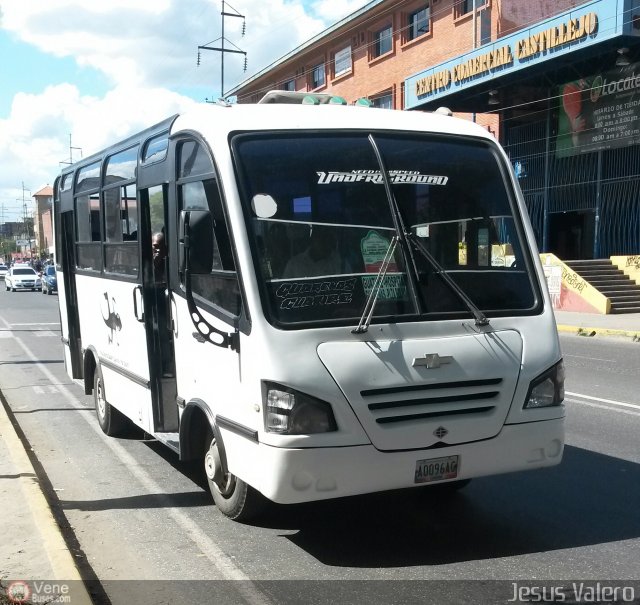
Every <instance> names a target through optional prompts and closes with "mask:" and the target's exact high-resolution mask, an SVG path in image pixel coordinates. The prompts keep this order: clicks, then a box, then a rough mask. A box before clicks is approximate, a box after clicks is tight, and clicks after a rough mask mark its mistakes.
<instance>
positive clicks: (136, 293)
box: [133, 286, 144, 323]
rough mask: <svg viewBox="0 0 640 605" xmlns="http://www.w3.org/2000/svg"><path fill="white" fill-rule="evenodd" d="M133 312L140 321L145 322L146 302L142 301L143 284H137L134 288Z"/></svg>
mask: <svg viewBox="0 0 640 605" xmlns="http://www.w3.org/2000/svg"><path fill="white" fill-rule="evenodd" d="M138 298H139V299H140V311H141V312H140V314H139V315H138ZM133 314H134V316H135V318H136V319H137V320H138V321H139V322H140V323H143V322H144V303H143V302H142V286H136V287H135V288H134V289H133Z"/></svg>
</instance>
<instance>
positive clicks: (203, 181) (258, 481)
mask: <svg viewBox="0 0 640 605" xmlns="http://www.w3.org/2000/svg"><path fill="white" fill-rule="evenodd" d="M285 100H286V101H288V102H287V103H279V102H277V101H278V98H277V95H276V97H275V98H274V97H273V96H272V97H271V101H272V102H269V103H258V104H254V105H243V104H227V103H223V102H221V103H216V104H212V103H205V104H203V105H202V106H200V107H199V108H197V109H196V110H195V111H193V112H190V113H185V114H184V115H176V116H173V117H171V118H169V119H167V120H165V121H163V122H161V123H159V124H157V125H155V126H153V127H151V128H149V129H147V130H145V131H143V132H140V133H138V134H136V135H134V136H131V137H129V138H127V139H126V140H123V141H120V142H118V143H115V144H114V145H113V146H111V147H109V148H108V149H105V150H103V151H101V152H99V153H96V154H94V155H92V156H91V157H88V158H86V159H83V160H82V161H80V162H78V163H76V164H74V165H72V166H70V167H67V168H65V169H64V170H63V171H62V174H61V175H60V176H59V177H58V179H57V180H56V183H55V193H54V206H55V233H56V236H55V237H56V264H57V270H58V283H59V300H60V311H61V318H62V335H63V343H64V357H65V363H66V367H67V371H68V373H69V375H70V376H71V377H72V378H75V379H81V380H82V381H83V383H84V387H85V392H86V393H87V394H90V393H93V395H94V399H95V405H96V411H97V418H98V422H99V423H100V426H101V427H102V429H103V430H104V432H105V433H106V434H107V435H117V434H118V433H120V432H121V431H123V430H126V428H127V425H131V424H133V425H136V426H138V427H140V428H141V429H143V430H144V431H146V432H147V433H149V434H150V435H153V436H154V437H155V438H156V439H157V440H159V441H161V442H162V443H164V444H166V445H167V446H168V447H170V448H171V449H173V450H174V451H175V452H176V453H177V455H178V456H179V458H180V460H195V459H199V460H201V461H202V464H203V468H204V471H205V472H206V476H207V478H208V482H209V485H210V489H211V492H212V495H213V498H214V501H215V503H216V505H217V506H218V508H219V509H220V510H221V511H222V512H223V513H224V514H225V515H227V516H229V517H231V518H234V519H247V518H250V517H251V516H252V515H255V514H256V513H257V512H258V511H259V510H260V508H261V506H262V505H263V504H264V502H265V501H269V500H270V501H273V502H276V503H299V502H308V501H314V500H322V499H328V498H338V497H343V496H351V495H355V494H365V493H371V492H378V491H382V490H392V489H400V488H414V489H430V488H432V486H435V485H441V486H442V487H444V488H451V489H456V488H458V487H461V486H463V485H465V483H467V482H468V481H469V480H470V479H472V478H475V477H481V476H486V475H493V474H497V473H506V472H512V471H523V470H529V469H538V468H541V467H547V466H552V465H555V464H558V463H559V462H560V460H561V458H562V452H563V445H564V424H563V423H564V415H565V410H564V405H563V397H564V392H563V388H564V387H563V385H564V373H563V364H562V356H561V350H560V345H559V340H558V335H557V331H556V325H555V321H554V315H553V310H552V307H551V304H550V300H549V295H548V292H547V288H546V283H545V278H544V273H543V271H542V267H541V264H540V261H539V257H538V254H537V251H536V245H535V240H534V235H533V232H532V229H531V225H530V223H529V220H528V217H527V212H526V208H525V205H524V201H523V197H522V194H521V192H520V190H519V188H518V184H517V181H516V179H515V177H514V174H513V170H512V168H511V166H510V163H509V160H508V158H507V156H506V155H505V153H504V151H503V150H502V148H501V147H500V145H499V144H498V143H497V142H496V140H495V139H494V137H493V136H492V135H491V134H490V133H488V132H487V131H486V130H485V129H484V128H482V127H480V126H479V125H477V124H474V123H472V122H469V121H466V120H461V119H457V118H454V117H451V116H450V115H445V113H446V112H444V113H443V114H441V113H438V112H435V113H423V112H401V111H393V110H385V109H376V108H366V107H358V106H345V105H344V104H341V103H338V102H335V101H336V99H335V98H331V97H330V96H329V97H328V98H321V99H320V100H319V99H318V98H314V97H313V96H307V97H305V98H304V99H303V102H301V103H297V104H294V103H291V102H290V101H291V100H292V99H291V98H290V97H287V98H286V99H285ZM273 101H275V102H273Z"/></svg>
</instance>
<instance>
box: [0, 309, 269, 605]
mask: <svg viewBox="0 0 640 605" xmlns="http://www.w3.org/2000/svg"><path fill="white" fill-rule="evenodd" d="M0 322H4V320H2V318H0ZM5 323H6V322H5ZM15 341H16V342H17V343H18V344H19V345H20V347H21V348H22V350H23V351H24V353H25V355H26V356H27V357H28V358H29V359H31V360H32V361H33V362H35V363H36V364H37V365H38V367H39V369H40V371H41V372H42V373H43V374H44V375H45V376H46V377H47V378H48V379H49V380H50V381H51V382H56V381H57V378H56V377H55V376H54V375H53V374H52V373H51V371H50V370H49V369H48V368H47V367H45V366H44V365H41V364H40V363H38V359H37V358H36V356H35V355H34V354H33V353H32V352H31V350H30V349H29V348H28V347H27V346H26V345H25V344H24V343H23V342H22V340H20V339H19V338H16V339H15ZM59 388H60V391H61V393H62V394H63V395H64V396H65V397H67V398H68V399H69V401H70V403H74V404H75V406H74V407H76V406H77V408H80V409H86V408H85V406H84V405H83V404H82V402H80V401H79V400H78V399H77V398H76V397H75V395H74V394H73V393H72V392H71V391H70V390H69V389H67V388H66V387H65V386H64V385H61V386H60V387H59ZM81 418H82V419H83V420H84V421H85V422H86V423H87V425H88V426H89V427H91V429H92V430H93V431H94V432H95V433H96V434H97V435H98V436H99V437H100V439H101V440H102V441H103V442H104V443H105V445H107V446H108V447H109V448H110V449H111V450H112V451H113V453H114V454H115V456H117V458H118V459H119V460H120V462H122V464H123V465H124V466H125V467H126V468H128V469H129V471H130V472H131V474H132V475H134V477H135V478H136V479H137V480H138V481H139V482H140V483H141V484H142V485H143V486H144V488H145V489H146V490H147V491H148V492H149V493H154V494H158V493H163V492H164V490H163V489H162V487H161V486H160V485H159V484H158V483H156V482H155V481H154V480H153V479H152V478H151V477H150V476H149V475H148V474H147V473H146V472H145V471H144V470H143V469H142V468H141V467H140V465H139V464H138V462H137V461H136V459H135V458H134V457H133V456H132V455H131V454H130V453H129V452H127V450H125V449H124V448H123V447H122V446H121V445H120V444H119V443H118V442H117V441H115V440H114V439H110V438H109V437H107V436H106V435H105V434H104V433H103V432H102V430H101V429H100V428H99V426H98V423H97V422H96V420H95V418H93V416H91V417H88V416H86V415H84V414H82V415H81ZM166 510H167V512H168V514H169V515H170V516H171V517H172V518H173V520H174V521H175V522H176V523H177V524H178V525H179V526H180V527H181V528H182V529H183V530H184V531H185V533H186V534H187V535H188V536H189V538H190V539H191V540H192V542H194V544H196V545H197V546H198V548H199V549H200V550H201V551H202V553H203V554H204V555H205V556H206V557H207V558H208V559H209V561H211V563H212V565H213V566H214V567H216V568H217V569H218V571H219V572H220V574H221V575H222V576H223V577H224V578H225V579H227V580H240V582H238V583H237V585H236V589H237V590H238V592H239V593H240V594H241V595H242V597H243V598H244V599H245V600H246V601H247V603H250V604H251V605H271V604H272V601H271V600H270V599H269V597H268V596H267V595H265V594H264V593H262V592H261V591H260V590H259V589H258V588H257V587H256V586H255V584H254V583H253V581H252V580H251V579H250V578H249V577H248V576H247V575H246V574H245V573H244V572H243V571H242V570H241V569H240V568H239V567H238V566H237V565H236V564H235V563H234V562H233V561H232V559H231V558H230V557H229V556H228V555H227V554H226V553H225V552H224V551H223V550H222V549H221V548H220V546H218V545H217V544H216V543H215V542H214V541H213V540H211V539H210V538H209V537H208V536H207V535H206V534H205V533H204V532H203V530H202V529H201V528H200V527H199V526H198V525H197V524H196V523H195V522H194V521H192V520H191V519H190V518H189V517H188V516H187V515H185V514H184V513H183V512H182V511H181V510H180V509H179V508H175V507H172V508H168V509H166Z"/></svg>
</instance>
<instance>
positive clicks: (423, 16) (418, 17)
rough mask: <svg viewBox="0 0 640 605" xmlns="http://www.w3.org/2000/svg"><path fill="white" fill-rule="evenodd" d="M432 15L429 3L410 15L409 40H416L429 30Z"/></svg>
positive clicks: (408, 25)
mask: <svg viewBox="0 0 640 605" xmlns="http://www.w3.org/2000/svg"><path fill="white" fill-rule="evenodd" d="M430 16H431V15H430V10H429V6H428V5H427V6H425V7H424V8H421V9H420V10H417V11H415V12H413V13H411V14H410V15H409V23H408V24H407V40H415V39H416V38H418V37H420V36H422V35H423V34H426V33H427V32H428V31H429V18H430Z"/></svg>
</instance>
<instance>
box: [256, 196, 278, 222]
mask: <svg viewBox="0 0 640 605" xmlns="http://www.w3.org/2000/svg"><path fill="white" fill-rule="evenodd" d="M251 209H252V210H253V212H254V214H255V215H256V216H258V217H260V218H271V217H272V216H273V215H274V214H275V213H276V212H278V204H277V203H276V201H275V200H274V199H273V198H272V197H271V196H270V195H266V194H264V193H258V194H256V195H254V196H253V199H252V200H251Z"/></svg>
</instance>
